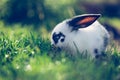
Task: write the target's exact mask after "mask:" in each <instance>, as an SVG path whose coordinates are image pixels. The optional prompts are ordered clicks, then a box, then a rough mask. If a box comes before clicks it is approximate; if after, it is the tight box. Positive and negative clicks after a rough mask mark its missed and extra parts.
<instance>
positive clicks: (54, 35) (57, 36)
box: [52, 32, 65, 44]
mask: <svg viewBox="0 0 120 80" xmlns="http://www.w3.org/2000/svg"><path fill="white" fill-rule="evenodd" d="M52 38H53V40H54V42H55V44H57V43H58V41H59V39H61V38H62V39H61V40H60V41H61V42H64V40H65V35H64V34H63V33H61V32H59V33H58V34H56V32H55V33H53V36H52Z"/></svg>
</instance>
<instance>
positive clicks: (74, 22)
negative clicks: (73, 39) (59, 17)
mask: <svg viewBox="0 0 120 80" xmlns="http://www.w3.org/2000/svg"><path fill="white" fill-rule="evenodd" d="M99 17H100V14H84V15H79V16H76V17H74V18H72V19H71V20H69V21H68V24H69V25H70V26H71V27H73V28H72V29H73V30H78V29H79V28H85V27H88V26H89V25H91V24H92V23H94V22H95V21H96V20H97V19H98V18H99Z"/></svg>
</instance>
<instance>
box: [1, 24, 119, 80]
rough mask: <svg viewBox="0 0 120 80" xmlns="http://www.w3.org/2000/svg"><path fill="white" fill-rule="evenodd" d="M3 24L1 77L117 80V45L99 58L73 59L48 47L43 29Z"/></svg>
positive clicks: (47, 40) (13, 78)
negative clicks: (36, 29)
mask: <svg viewBox="0 0 120 80" xmlns="http://www.w3.org/2000/svg"><path fill="white" fill-rule="evenodd" d="M5 26H6V25H4V24H3V23H2V22H0V80H8V79H9V80H119V79H120V52H118V51H117V49H116V48H112V49H109V50H107V51H106V54H107V56H106V57H103V59H102V60H101V61H100V60H90V59H89V58H79V57H77V59H74V60H72V59H71V57H70V56H69V57H66V54H65V53H64V52H59V51H57V50H54V49H53V48H52V47H51V46H50V40H49V38H48V37H47V38H45V37H44V36H43V34H42V32H45V29H42V30H43V31H41V32H39V31H38V32H37V31H34V30H32V27H31V28H29V27H22V28H21V25H19V24H17V25H13V26H12V28H11V26H6V27H5ZM46 34H48V33H47V32H46ZM46 34H44V35H46ZM43 37H44V38H43Z"/></svg>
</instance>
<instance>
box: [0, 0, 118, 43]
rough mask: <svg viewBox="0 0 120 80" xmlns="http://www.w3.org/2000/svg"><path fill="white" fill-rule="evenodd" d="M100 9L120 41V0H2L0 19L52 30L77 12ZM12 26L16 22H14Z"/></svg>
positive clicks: (92, 11)
mask: <svg viewBox="0 0 120 80" xmlns="http://www.w3.org/2000/svg"><path fill="white" fill-rule="evenodd" d="M87 13H92V14H93V13H98V14H101V15H102V17H101V18H100V19H99V21H100V22H101V23H102V24H103V25H105V27H106V28H107V30H109V32H110V33H111V35H112V38H113V39H114V40H115V41H117V42H118V43H117V44H119V43H120V27H119V25H120V0H69V1H68V0H59V1H57V0H1V2H0V21H1V22H3V23H4V24H5V25H13V24H21V25H22V26H24V25H27V26H25V27H29V26H32V27H33V29H35V30H38V29H39V30H40V29H41V28H44V29H45V31H48V32H51V30H52V29H53V28H54V26H55V25H56V24H57V23H59V22H61V21H62V20H64V19H67V18H70V17H73V16H75V15H80V14H87ZM11 27H12V26H11Z"/></svg>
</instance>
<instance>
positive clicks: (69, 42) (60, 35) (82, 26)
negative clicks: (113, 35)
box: [51, 14, 110, 58]
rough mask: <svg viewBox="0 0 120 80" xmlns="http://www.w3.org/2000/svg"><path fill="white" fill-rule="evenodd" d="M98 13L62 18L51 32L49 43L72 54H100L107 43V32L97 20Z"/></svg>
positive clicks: (93, 56)
mask: <svg viewBox="0 0 120 80" xmlns="http://www.w3.org/2000/svg"><path fill="white" fill-rule="evenodd" d="M99 17H100V14H84V15H79V16H75V17H73V18H71V19H67V20H64V21H63V22H61V23H59V24H58V25H56V27H55V28H54V29H53V31H52V34H51V44H52V45H54V46H55V47H59V48H61V49H63V50H65V51H66V52H67V53H70V54H72V55H75V54H77V53H78V52H79V53H85V52H87V54H89V55H90V56H91V57H92V58H95V57H96V58H97V57H98V56H99V55H101V54H102V53H103V52H104V51H105V49H106V46H107V44H108V41H109V37H110V36H109V33H108V32H107V30H106V29H105V28H104V27H103V26H102V25H101V24H100V23H99V22H98V21H97V19H98V18H99Z"/></svg>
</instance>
